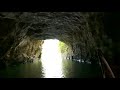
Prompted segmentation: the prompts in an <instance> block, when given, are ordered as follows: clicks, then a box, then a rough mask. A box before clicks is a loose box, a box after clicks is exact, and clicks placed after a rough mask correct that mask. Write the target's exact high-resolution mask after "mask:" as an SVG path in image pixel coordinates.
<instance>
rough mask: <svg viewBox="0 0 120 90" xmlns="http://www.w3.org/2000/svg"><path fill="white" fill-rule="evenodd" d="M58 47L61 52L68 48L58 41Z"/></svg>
mask: <svg viewBox="0 0 120 90" xmlns="http://www.w3.org/2000/svg"><path fill="white" fill-rule="evenodd" d="M59 49H60V51H61V53H65V52H67V50H68V46H67V45H66V44H65V43H63V42H59Z"/></svg>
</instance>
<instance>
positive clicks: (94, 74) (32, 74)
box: [0, 60, 102, 78]
mask: <svg viewBox="0 0 120 90" xmlns="http://www.w3.org/2000/svg"><path fill="white" fill-rule="evenodd" d="M57 66H59V69H57V68H55V70H54V72H53V70H51V71H50V70H49V73H47V70H45V69H46V68H45V67H44V65H43V63H42V62H41V61H36V62H34V63H27V64H20V65H18V66H12V67H8V68H6V69H2V70H0V77H1V78H100V77H102V75H101V70H100V67H99V65H92V64H84V63H79V62H76V61H71V60H62V63H61V65H57ZM50 67H52V66H50ZM48 69H51V68H48ZM52 69H54V67H53V68H52ZM60 70H61V71H60ZM46 73H47V75H46ZM52 74H55V76H54V75H53V76H52Z"/></svg>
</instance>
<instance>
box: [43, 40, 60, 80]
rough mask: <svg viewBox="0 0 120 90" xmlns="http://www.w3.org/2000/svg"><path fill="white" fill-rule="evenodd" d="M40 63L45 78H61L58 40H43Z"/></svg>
mask: <svg viewBox="0 0 120 90" xmlns="http://www.w3.org/2000/svg"><path fill="white" fill-rule="evenodd" d="M41 62H42V65H43V70H44V74H45V75H44V77H45V78H55V77H57V78H59V77H62V57H61V53H60V49H59V40H57V39H47V40H44V43H43V45H42V55H41Z"/></svg>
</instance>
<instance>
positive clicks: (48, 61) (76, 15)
mask: <svg viewBox="0 0 120 90" xmlns="http://www.w3.org/2000/svg"><path fill="white" fill-rule="evenodd" d="M0 14H1V16H0V29H1V31H0V52H2V53H0V67H1V68H2V67H3V68H4V67H6V66H9V65H11V64H16V63H17V64H18V63H20V64H21V63H22V64H21V65H20V66H17V65H16V66H15V67H13V68H9V67H7V69H2V70H0V77H32V78H33V77H39V78H40V77H42V76H41V75H42V73H44V75H43V76H44V77H66V78H71V77H72V78H75V77H80V78H84V77H87V78H88V77H99V76H100V74H99V73H100V71H99V69H98V68H99V66H98V65H97V66H96V65H91V64H88V63H84V62H83V63H82V62H81V63H80V61H79V62H78V60H81V61H86V62H89V61H90V62H91V61H92V62H96V56H95V55H96V54H95V48H96V47H97V46H98V45H99V44H100V46H99V47H102V46H101V45H103V44H102V41H103V40H101V37H102V36H99V34H101V35H103V34H102V31H101V30H103V28H102V27H103V26H102V23H101V22H102V21H101V20H102V19H101V18H102V15H101V13H90V12H89V13H87V12H86V13H83V12H69V13H68V12H36V13H30V12H23V13H12V12H11V13H7V12H5V13H0ZM18 16H19V18H18ZM96 23H97V24H96ZM5 31H6V32H5ZM53 38H57V39H59V40H60V41H63V42H64V43H65V44H66V45H65V44H63V43H61V42H59V43H61V44H60V47H61V48H60V51H59V48H58V47H59V45H58V40H57V42H54V41H56V40H55V39H54V40H53V41H52V40H51V39H53ZM48 39H50V41H48ZM42 41H45V42H44V43H43V42H42ZM106 41H107V39H106ZM49 42H53V44H52V43H49ZM42 43H43V44H42ZM48 43H49V44H48ZM97 44H98V45H97ZM42 45H43V46H42ZM46 45H48V46H46ZM54 45H56V46H54ZM41 46H42V47H41ZM41 48H43V49H42V53H41ZM55 48H56V49H55ZM46 49H48V50H47V51H46ZM58 51H59V52H58ZM58 53H59V54H58ZM71 56H72V57H71ZM64 57H65V58H64ZM37 58H38V59H39V61H38V60H37ZM40 58H41V59H40ZM72 58H73V59H74V60H73V59H72ZM34 61H37V62H38V63H37V62H34ZM61 63H62V65H61ZM53 66H55V67H53ZM50 68H51V70H50ZM53 69H54V70H53ZM61 69H62V70H61ZM47 70H48V71H47ZM52 71H53V72H52ZM56 72H57V73H56ZM53 73H54V75H53ZM58 73H59V75H58ZM61 74H63V75H61Z"/></svg>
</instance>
